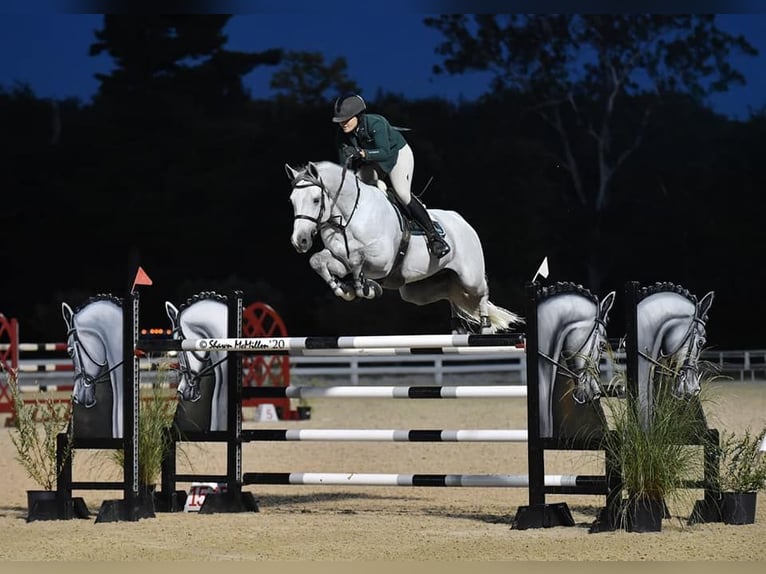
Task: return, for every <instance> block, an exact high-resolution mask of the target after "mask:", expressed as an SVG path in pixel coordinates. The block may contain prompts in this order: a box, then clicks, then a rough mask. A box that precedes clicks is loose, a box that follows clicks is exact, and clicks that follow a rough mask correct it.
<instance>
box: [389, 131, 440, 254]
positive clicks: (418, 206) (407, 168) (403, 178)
mask: <svg viewBox="0 0 766 574" xmlns="http://www.w3.org/2000/svg"><path fill="white" fill-rule="evenodd" d="M414 168H415V158H414V156H413V155H412V148H410V146H409V145H405V146H404V147H403V148H402V149H400V150H399V156H398V158H397V160H396V164H395V165H394V167H393V168H392V169H391V173H390V174H389V176H390V178H391V185H392V186H393V188H394V191H395V192H396V195H397V196H398V197H399V200H400V201H401V202H402V205H405V206H407V208H408V209H409V211H410V214H411V215H412V217H413V218H414V219H415V221H417V222H418V223H419V224H420V226H421V227H422V228H423V230H424V231H425V232H426V238H427V239H428V249H429V251H430V252H431V253H432V254H433V255H434V256H435V257H436V258H437V259H439V258H441V257H444V256H445V255H447V253H449V251H450V247H449V245H447V242H446V241H444V240H443V239H442V238H441V237H439V234H438V233H437V232H436V229H434V224H433V222H432V221H431V217H430V216H429V215H428V212H427V211H426V208H425V207H423V204H422V203H420V201H418V200H417V199H415V198H413V197H412V193H411V192H410V186H411V185H412V172H413V171H414Z"/></svg>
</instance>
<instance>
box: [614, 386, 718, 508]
mask: <svg viewBox="0 0 766 574" xmlns="http://www.w3.org/2000/svg"><path fill="white" fill-rule="evenodd" d="M673 382H674V381H673V375H671V374H667V375H665V374H663V375H661V376H659V377H658V380H657V381H656V383H655V384H656V386H655V388H654V401H653V409H652V419H651V422H650V424H649V425H648V428H645V426H644V423H643V418H642V416H641V412H640V409H639V405H638V401H634V400H632V399H628V400H618V401H616V402H615V401H612V402H610V403H609V409H610V410H609V415H610V418H611V422H612V425H613V432H609V433H606V434H605V435H604V443H603V448H604V450H605V451H606V453H607V456H610V457H612V458H613V460H615V461H616V463H617V464H618V465H619V467H620V469H621V472H622V483H623V490H624V492H625V493H626V495H627V497H628V500H629V501H630V500H640V499H655V500H665V499H667V498H669V497H674V496H677V495H678V494H679V491H680V490H681V489H682V487H683V484H684V481H686V480H689V479H690V477H692V476H700V477H701V476H702V474H703V471H704V456H703V453H702V452H701V449H700V448H695V447H693V446H690V445H696V444H699V442H700V437H701V436H702V435H701V430H702V426H703V425H702V424H701V419H700V412H701V408H702V407H701V400H700V399H699V398H697V399H693V400H681V399H677V398H675V397H673V396H672V394H671V393H670V389H671V385H672V383H673Z"/></svg>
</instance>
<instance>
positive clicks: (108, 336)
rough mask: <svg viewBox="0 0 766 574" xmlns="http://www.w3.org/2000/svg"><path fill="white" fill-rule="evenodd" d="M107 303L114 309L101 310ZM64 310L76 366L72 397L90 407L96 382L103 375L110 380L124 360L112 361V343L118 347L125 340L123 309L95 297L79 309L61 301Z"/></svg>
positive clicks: (76, 402)
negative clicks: (111, 362)
mask: <svg viewBox="0 0 766 574" xmlns="http://www.w3.org/2000/svg"><path fill="white" fill-rule="evenodd" d="M104 305H106V306H109V308H110V310H111V311H112V312H111V313H104V312H102V311H100V306H104ZM61 310H62V314H63V316H64V322H65V323H66V326H67V353H68V354H69V356H70V357H71V359H72V362H73V366H74V389H73V392H72V400H73V402H74V403H75V404H78V405H82V406H84V407H86V408H91V407H93V406H95V405H96V388H95V383H97V382H101V381H102V379H106V381H107V382H108V381H109V375H110V373H111V372H112V371H113V370H114V369H116V368H117V367H119V366H120V365H121V364H122V362H121V361H120V362H115V361H113V362H114V364H111V365H110V364H109V363H110V354H111V353H110V345H118V347H117V348H119V345H121V342H122V314H121V309H120V307H119V306H118V305H117V304H116V303H112V302H110V301H108V300H94V301H92V302H89V303H88V304H87V305H86V306H84V307H83V308H81V309H78V310H77V312H74V311H72V308H71V307H70V306H69V305H67V304H66V303H62V304H61ZM115 311H116V312H115ZM110 323H111V324H110Z"/></svg>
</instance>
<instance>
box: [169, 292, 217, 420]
mask: <svg viewBox="0 0 766 574" xmlns="http://www.w3.org/2000/svg"><path fill="white" fill-rule="evenodd" d="M165 311H166V312H167V315H168V317H169V318H170V322H171V325H172V328H173V338H174V339H211V338H212V339H221V338H225V337H226V335H227V325H228V323H227V321H228V308H227V305H226V297H225V296H223V295H219V294H217V293H214V292H209V291H206V292H202V293H200V294H198V295H195V296H194V297H191V298H189V299H188V300H187V301H186V303H184V304H183V305H181V306H179V307H175V305H173V304H172V303H170V302H169V301H166V302H165ZM226 359H227V354H226V353H225V352H222V351H180V352H179V353H178V364H179V367H178V368H179V381H178V408H177V410H176V417H175V418H176V420H175V424H176V425H177V426H178V428H179V430H181V431H207V430H210V431H220V430H226V428H227V409H228V403H227V400H228V379H227V373H228V367H227V361H226Z"/></svg>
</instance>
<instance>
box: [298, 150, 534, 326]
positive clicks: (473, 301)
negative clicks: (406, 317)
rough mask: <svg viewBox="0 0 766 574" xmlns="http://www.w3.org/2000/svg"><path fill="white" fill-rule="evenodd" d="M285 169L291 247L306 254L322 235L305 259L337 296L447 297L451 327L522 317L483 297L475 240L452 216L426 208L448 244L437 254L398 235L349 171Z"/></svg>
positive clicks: (375, 197)
mask: <svg viewBox="0 0 766 574" xmlns="http://www.w3.org/2000/svg"><path fill="white" fill-rule="evenodd" d="M285 170H286V172H287V176H288V178H289V179H290V182H291V188H292V193H291V195H290V202H291V203H292V206H293V215H294V223H293V232H292V236H291V242H292V244H293V247H294V248H295V249H296V251H298V253H306V252H308V251H309V250H310V249H311V247H312V246H313V244H314V237H315V236H316V235H319V236H320V237H321V238H322V242H323V244H324V249H322V250H320V251H318V252H316V253H314V254H313V255H312V256H311V258H310V260H309V263H310V264H311V267H312V269H314V271H315V272H316V273H317V274H318V275H319V276H320V277H322V279H324V280H325V282H326V283H327V284H328V285H329V287H330V289H331V290H332V291H333V292H334V293H335V295H337V296H338V297H340V298H342V299H344V300H346V301H351V300H353V299H355V298H367V299H372V298H374V297H379V296H380V295H382V293H383V288H386V289H398V290H399V295H400V296H401V298H402V299H403V300H405V301H407V302H409V303H413V304H415V305H428V304H430V303H434V302H436V301H441V300H446V301H449V303H450V308H451V316H452V319H451V326H452V329H453V332H465V331H466V330H480V331H481V332H482V333H494V332H497V331H502V330H507V329H508V328H509V327H511V326H513V325H516V324H520V323H522V322H523V320H522V319H521V318H520V317H519V316H518V315H516V314H515V313H513V312H511V311H508V310H507V309H503V308H502V307H499V306H496V305H495V304H494V303H492V302H491V301H490V300H489V287H488V284H487V278H486V272H485V264H484V253H483V249H482V245H481V241H480V240H479V236H478V234H477V233H476V231H475V230H474V228H473V227H471V226H470V225H469V224H468V223H467V222H466V220H465V219H463V217H462V216H461V215H460V214H459V213H457V212H455V211H445V210H440V209H431V210H428V212H429V214H430V216H431V218H432V219H433V220H435V221H436V222H437V224H438V226H439V227H440V228H441V229H442V230H443V231H444V233H445V236H444V237H445V240H446V241H447V243H449V245H450V247H451V251H450V253H448V254H447V255H446V256H445V257H442V258H441V259H436V258H435V257H433V256H431V254H430V253H429V251H428V247H427V246H426V241H425V238H424V237H420V236H417V235H415V234H412V236H411V237H410V235H409V233H406V232H405V230H404V227H403V225H402V223H401V221H400V219H399V216H398V215H397V212H396V209H395V208H394V206H393V205H392V203H391V202H390V201H389V200H388V198H387V197H386V195H385V194H384V193H382V192H381V191H380V190H379V189H378V188H377V187H376V186H373V185H368V184H366V183H364V182H362V181H361V180H360V179H359V178H358V177H357V176H356V174H355V173H353V172H351V171H347V170H346V169H344V168H342V167H341V166H339V165H337V164H334V163H331V162H325V161H323V162H316V163H314V162H309V163H308V164H307V165H306V166H302V167H300V168H297V169H294V168H292V167H290V166H289V165H285Z"/></svg>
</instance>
